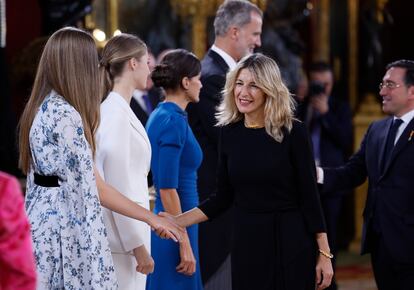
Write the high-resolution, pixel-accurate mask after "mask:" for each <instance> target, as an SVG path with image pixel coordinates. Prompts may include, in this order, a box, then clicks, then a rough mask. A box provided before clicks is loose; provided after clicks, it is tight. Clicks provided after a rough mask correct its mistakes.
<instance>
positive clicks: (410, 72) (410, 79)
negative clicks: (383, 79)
mask: <svg viewBox="0 0 414 290" xmlns="http://www.w3.org/2000/svg"><path fill="white" fill-rule="evenodd" d="M393 67H399V68H404V69H405V77H404V83H405V85H406V86H414V61H412V60H408V59H400V60H397V61H394V62H391V63H389V64H387V67H386V69H387V70H389V69H390V68H393Z"/></svg>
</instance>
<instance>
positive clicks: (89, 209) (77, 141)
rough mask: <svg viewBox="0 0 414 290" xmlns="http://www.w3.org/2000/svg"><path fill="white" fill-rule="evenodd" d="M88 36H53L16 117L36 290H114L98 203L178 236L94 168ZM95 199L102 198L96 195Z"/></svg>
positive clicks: (94, 76)
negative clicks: (111, 184) (25, 101)
mask: <svg viewBox="0 0 414 290" xmlns="http://www.w3.org/2000/svg"><path fill="white" fill-rule="evenodd" d="M98 66H99V63H98V54H97V50H96V46H95V42H94V40H93V38H92V36H91V35H90V34H88V33H86V32H84V31H82V30H79V29H76V28H70V27H68V28H63V29H60V30H58V31H56V32H55V33H54V34H53V35H52V36H51V37H50V38H49V40H48V41H47V43H46V45H45V48H44V51H43V53H42V56H41V59H40V62H39V66H38V70H37V73H36V78H35V82H34V86H33V90H32V93H31V95H30V98H29V100H28V103H27V104H26V107H25V109H24V112H23V115H22V117H21V119H20V131H19V137H20V139H19V148H20V167H21V169H22V170H23V172H24V173H26V174H27V189H26V211H27V214H28V217H29V221H30V225H31V231H32V238H33V245H34V251H35V257H36V265H37V273H38V289H63V288H65V289H116V288H117V282H116V278H115V274H114V267H113V263H112V258H111V253H110V250H109V246H108V241H107V238H106V229H105V226H104V224H103V218H102V212H101V207H100V203H101V204H102V205H103V206H105V207H108V208H110V209H112V210H114V211H117V212H119V213H121V214H124V215H127V216H130V217H132V218H135V219H138V220H142V221H145V222H146V223H148V224H150V225H151V227H153V228H154V229H155V230H156V231H157V232H158V233H159V234H161V235H162V236H164V237H165V236H169V237H171V238H174V236H175V237H176V238H178V239H179V238H180V232H181V230H180V229H179V228H178V227H176V226H174V225H173V224H171V223H167V222H166V221H165V220H160V219H159V218H157V217H155V215H154V214H152V213H151V212H149V211H148V210H147V209H145V208H143V207H141V206H139V205H137V204H136V203H134V202H132V201H130V200H129V199H127V198H126V197H124V196H123V195H122V194H120V193H119V192H118V191H116V190H115V189H114V188H112V187H111V186H109V185H107V184H105V183H104V182H103V180H102V178H101V177H100V176H99V174H98V173H97V171H96V170H94V160H93V156H94V154H95V145H96V143H95V140H94V134H95V130H96V128H97V126H98V124H99V105H100V102H101V98H102V93H101V91H102V89H101V88H102V81H101V77H100V74H99V67H98ZM98 193H99V196H98Z"/></svg>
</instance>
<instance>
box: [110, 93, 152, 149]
mask: <svg viewBox="0 0 414 290" xmlns="http://www.w3.org/2000/svg"><path fill="white" fill-rule="evenodd" d="M121 98H122V97H121V96H118V97H117V98H114V100H115V101H116V103H117V104H118V105H119V106H120V107H121V108H122V110H123V111H124V113H125V114H126V115H127V116H128V119H129V123H130V124H131V125H132V127H133V128H134V129H135V130H136V131H137V132H138V134H140V135H141V136H142V138H143V139H144V140H145V143H146V144H147V146H148V147H151V144H150V142H149V140H148V136H147V133H146V131H145V128H144V126H143V125H142V124H141V122H140V121H139V120H138V118H137V116H135V113H134V112H133V111H132V109H131V108H130V106H128V103H127V102H125V100H123V99H121Z"/></svg>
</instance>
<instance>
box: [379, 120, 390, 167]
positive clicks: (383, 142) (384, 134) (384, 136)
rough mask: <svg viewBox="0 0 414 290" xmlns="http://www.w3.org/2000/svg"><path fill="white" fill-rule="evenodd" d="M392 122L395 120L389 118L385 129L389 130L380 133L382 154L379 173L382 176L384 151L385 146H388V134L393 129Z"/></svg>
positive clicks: (380, 155)
mask: <svg viewBox="0 0 414 290" xmlns="http://www.w3.org/2000/svg"><path fill="white" fill-rule="evenodd" d="M392 120H393V118H388V119H387V120H386V121H385V122H386V124H385V127H386V128H387V130H380V132H379V140H378V142H379V144H381V145H380V152H379V153H380V154H379V158H378V171H379V172H380V174H381V169H382V164H383V159H384V150H385V145H386V144H387V136H388V132H389V131H390V129H391V125H392ZM384 166H386V165H384ZM382 172H385V170H382Z"/></svg>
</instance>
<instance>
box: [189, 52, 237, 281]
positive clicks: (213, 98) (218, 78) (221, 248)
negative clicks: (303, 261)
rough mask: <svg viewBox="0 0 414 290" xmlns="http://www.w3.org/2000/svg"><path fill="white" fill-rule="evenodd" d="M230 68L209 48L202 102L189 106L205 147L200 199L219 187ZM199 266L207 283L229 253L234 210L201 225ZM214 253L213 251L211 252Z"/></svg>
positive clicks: (192, 123)
mask: <svg viewBox="0 0 414 290" xmlns="http://www.w3.org/2000/svg"><path fill="white" fill-rule="evenodd" d="M228 69H229V67H228V65H227V64H226V62H225V61H224V59H223V58H222V57H221V56H220V55H219V54H217V53H216V52H214V51H212V50H209V51H208V52H207V54H206V56H205V57H204V58H203V60H202V61H201V82H202V84H203V87H202V88H201V91H200V101H199V102H198V103H197V104H195V103H191V104H189V105H188V107H187V112H188V121H189V124H190V126H191V129H192V130H193V132H194V135H195V137H196V138H197V141H198V143H199V144H200V146H201V149H202V150H203V161H202V163H201V166H200V168H199V169H198V172H197V174H198V179H197V187H198V193H199V197H200V202H202V201H204V200H206V199H207V198H208V197H209V196H210V195H211V194H212V193H214V191H215V188H216V170H217V160H218V150H217V146H218V139H219V129H218V128H217V127H215V124H216V119H215V116H214V115H215V113H216V107H217V106H218V105H219V103H220V101H221V91H222V90H223V88H224V84H225V82H226V73H227V71H228ZM199 248H200V268H201V274H202V278H203V282H204V283H205V282H206V281H207V280H208V279H209V278H210V277H211V276H212V275H213V274H214V273H215V272H216V270H217V269H218V268H219V267H220V265H221V264H222V263H223V261H224V260H225V258H226V257H227V256H228V254H229V253H230V248H231V213H230V212H227V213H225V214H223V215H222V216H221V217H219V218H217V219H216V220H214V221H212V222H207V223H202V224H200V226H199ZM212 253H214V254H212Z"/></svg>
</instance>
